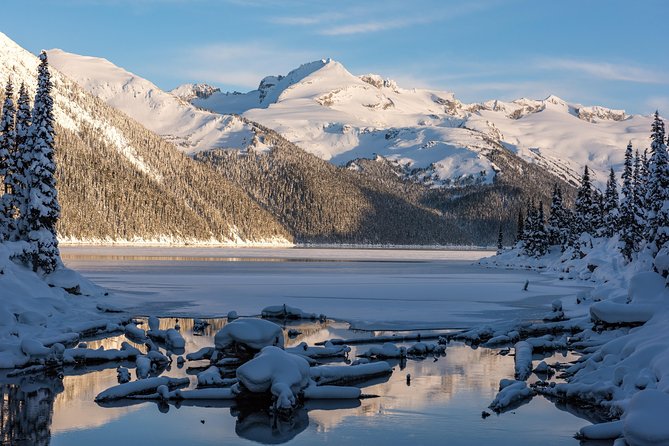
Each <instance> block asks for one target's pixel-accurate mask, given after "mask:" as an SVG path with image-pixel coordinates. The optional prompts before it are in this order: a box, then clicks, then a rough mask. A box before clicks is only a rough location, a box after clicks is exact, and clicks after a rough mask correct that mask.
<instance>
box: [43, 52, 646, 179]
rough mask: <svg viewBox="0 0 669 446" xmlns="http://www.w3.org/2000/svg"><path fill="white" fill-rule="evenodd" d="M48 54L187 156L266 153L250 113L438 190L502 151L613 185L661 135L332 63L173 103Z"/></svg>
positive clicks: (608, 118)
mask: <svg viewBox="0 0 669 446" xmlns="http://www.w3.org/2000/svg"><path fill="white" fill-rule="evenodd" d="M49 55H50V57H51V60H52V63H53V64H54V65H55V66H56V67H57V68H58V69H59V70H61V71H62V72H63V73H65V74H66V75H68V76H69V77H71V78H72V79H74V80H76V81H77V82H78V83H79V84H80V85H81V86H83V87H84V88H85V89H86V90H87V91H89V92H91V93H93V94H95V95H97V96H98V97H100V98H102V99H104V100H105V101H106V102H107V103H109V104H110V105H112V106H114V107H116V108H118V109H120V110H122V111H124V112H125V113H127V114H128V115H130V116H132V117H133V118H135V119H137V120H138V121H139V122H141V123H142V124H143V125H145V126H146V127H148V128H149V129H151V130H153V131H155V132H157V133H158V134H160V135H163V136H165V137H167V138H168V139H171V140H172V141H174V142H176V143H177V144H178V145H179V146H180V147H181V148H182V150H184V151H186V152H188V153H195V152H199V151H202V150H208V149H211V148H222V147H229V148H230V147H237V148H242V149H245V148H247V147H248V146H249V145H255V146H260V147H258V148H262V143H261V142H260V141H258V140H257V139H256V140H254V139H253V135H252V131H251V129H250V128H249V127H248V126H245V125H243V124H242V123H241V121H239V120H237V119H236V118H234V117H230V115H231V114H240V115H243V116H244V117H246V118H248V119H250V120H252V121H255V122H259V123H261V124H263V125H265V126H267V127H269V128H271V129H273V130H276V131H278V132H279V133H280V134H281V135H283V136H284V137H285V138H287V139H288V140H289V141H291V142H293V143H295V144H297V145H298V146H300V147H302V148H304V149H305V150H307V151H308V152H310V153H313V154H315V155H316V156H318V157H320V158H322V159H324V160H328V161H330V162H332V163H334V164H335V165H345V164H346V163H348V162H351V161H353V160H356V159H359V158H368V159H373V158H375V157H377V156H382V157H384V158H386V159H388V160H391V161H393V162H395V163H397V164H398V165H399V166H401V167H402V168H403V170H404V172H405V174H406V175H408V176H411V177H413V178H414V179H417V180H420V181H422V182H424V183H426V184H434V185H464V184H473V183H490V182H491V181H492V179H493V178H494V176H495V173H496V171H497V170H498V169H497V167H496V166H495V165H494V164H493V163H492V162H491V161H490V159H489V157H488V156H487V153H489V151H490V150H491V149H492V148H494V147H496V146H497V145H498V144H502V145H503V146H504V147H506V148H507V149H508V150H510V151H512V152H514V153H515V154H517V155H518V156H520V157H521V158H522V159H524V160H526V161H529V162H532V163H536V164H538V165H539V166H542V167H544V168H546V169H547V170H548V171H550V172H552V173H554V174H555V175H557V176H559V177H560V178H563V179H565V180H566V181H568V182H571V183H572V184H575V182H576V181H577V180H578V179H579V178H580V175H581V173H582V170H583V167H584V166H585V165H586V164H587V165H589V167H591V168H592V170H593V171H594V177H595V182H596V183H598V184H600V185H602V184H603V183H604V182H605V181H606V176H607V172H608V170H609V168H610V167H614V169H619V168H620V167H621V165H622V161H623V153H624V148H625V146H626V145H627V143H628V141H630V140H631V141H632V143H633V144H634V145H635V146H636V147H639V148H641V149H643V148H645V147H647V141H648V129H649V128H650V117H647V116H638V115H634V116H629V115H626V114H625V113H624V112H623V111H620V110H610V109H607V108H604V107H599V106H594V107H584V106H582V105H579V104H569V103H567V102H565V101H563V100H562V99H560V98H558V97H555V96H549V97H548V98H546V99H543V100H531V99H518V100H515V101H511V102H503V101H497V100H492V101H487V102H485V103H480V104H464V103H462V102H461V101H459V100H458V99H457V98H456V97H455V95H454V94H453V93H450V92H444V91H433V90H427V89H406V88H400V87H399V86H398V85H397V83H396V82H394V81H392V80H389V79H384V78H382V77H381V76H379V75H374V74H367V75H362V76H355V75H353V74H351V73H350V72H349V71H348V70H347V69H346V68H345V67H344V66H343V65H342V64H341V63H339V62H337V61H334V60H331V59H326V60H318V61H314V62H310V63H307V64H304V65H302V66H300V67H298V68H297V69H295V70H292V71H291V72H289V73H288V74H286V75H280V76H268V77H265V78H264V79H262V80H261V81H260V84H259V86H258V89H256V90H253V91H250V92H248V93H238V92H235V93H222V92H220V91H216V89H215V88H213V87H211V86H209V85H207V84H186V85H183V86H181V87H178V88H177V89H175V90H173V94H169V93H166V92H163V91H161V90H160V89H158V88H157V87H156V86H155V85H154V84H152V83H151V82H149V81H147V80H145V79H142V78H139V77H138V76H136V75H133V74H132V73H129V72H127V71H125V70H123V69H121V68H118V67H116V66H114V65H113V64H111V63H110V62H109V61H106V60H104V59H99V58H93V57H84V56H78V55H74V54H70V53H65V52H63V51H60V50H51V51H49ZM175 96H176V97H175ZM181 98H184V99H189V100H190V101H191V102H192V104H193V105H195V106H196V107H189V105H188V104H185V102H184V101H183V100H182V99H181ZM203 109H206V110H210V111H211V112H214V113H207V112H205V111H203ZM221 115H222V116H221Z"/></svg>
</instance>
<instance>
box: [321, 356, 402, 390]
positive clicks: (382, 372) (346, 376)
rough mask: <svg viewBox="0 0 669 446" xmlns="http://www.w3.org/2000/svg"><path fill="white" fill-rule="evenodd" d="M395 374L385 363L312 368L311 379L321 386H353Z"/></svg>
mask: <svg viewBox="0 0 669 446" xmlns="http://www.w3.org/2000/svg"><path fill="white" fill-rule="evenodd" d="M392 373H393V368H392V367H391V366H390V364H388V363H387V362H385V361H379V362H371V363H361V364H356V365H350V366H340V365H322V366H318V367H312V368H311V370H310V371H309V374H310V375H311V378H312V379H313V380H314V381H315V382H317V383H318V384H319V385H322V384H337V385H342V384H351V383H355V382H362V381H367V380H369V379H372V378H377V377H380V376H388V375H390V374H392Z"/></svg>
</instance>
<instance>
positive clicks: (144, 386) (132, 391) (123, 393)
mask: <svg viewBox="0 0 669 446" xmlns="http://www.w3.org/2000/svg"><path fill="white" fill-rule="evenodd" d="M189 383H190V380H189V379H188V378H169V377H167V376H158V377H155V378H148V379H142V380H139V381H131V382H127V383H123V384H119V385H117V386H113V387H110V388H109V389H107V390H104V391H103V392H100V393H99V394H98V395H97V396H96V397H95V401H110V400H115V399H121V398H126V397H129V396H133V395H141V394H147V393H155V392H156V390H157V389H158V387H159V386H167V387H168V388H169V389H170V390H173V389H176V388H179V387H184V386H187V385H188V384H189Z"/></svg>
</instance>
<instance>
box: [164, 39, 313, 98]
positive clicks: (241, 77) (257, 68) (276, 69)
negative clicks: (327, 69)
mask: <svg viewBox="0 0 669 446" xmlns="http://www.w3.org/2000/svg"><path fill="white" fill-rule="evenodd" d="M320 57H322V56H321V55H315V54H311V53H309V52H307V51H295V50H287V49H285V48H279V47H277V46H276V45H274V44H272V43H270V42H261V41H255V42H244V43H237V42H219V43H216V44H211V45H205V46H201V47H197V48H188V49H184V50H183V51H182V52H181V56H180V57H179V60H178V61H177V63H178V66H177V67H175V69H176V70H177V71H179V72H180V74H181V75H183V76H186V77H188V78H190V79H192V80H194V81H196V80H206V81H208V82H214V83H218V84H223V85H225V86H227V87H233V88H249V89H252V88H256V87H257V86H258V83H259V82H260V80H261V79H262V78H263V77H265V76H267V75H270V74H285V73H286V72H287V71H289V70H291V69H293V68H296V67H297V66H299V65H300V64H302V63H305V62H307V61H309V60H315V59H318V58H320Z"/></svg>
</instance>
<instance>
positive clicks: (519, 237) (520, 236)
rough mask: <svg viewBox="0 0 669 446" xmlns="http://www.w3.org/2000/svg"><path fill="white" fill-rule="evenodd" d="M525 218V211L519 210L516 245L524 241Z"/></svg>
mask: <svg viewBox="0 0 669 446" xmlns="http://www.w3.org/2000/svg"><path fill="white" fill-rule="evenodd" d="M524 221H525V218H524V217H523V210H522V209H518V223H517V224H516V243H518V242H522V241H523V235H524V234H525V223H524Z"/></svg>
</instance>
